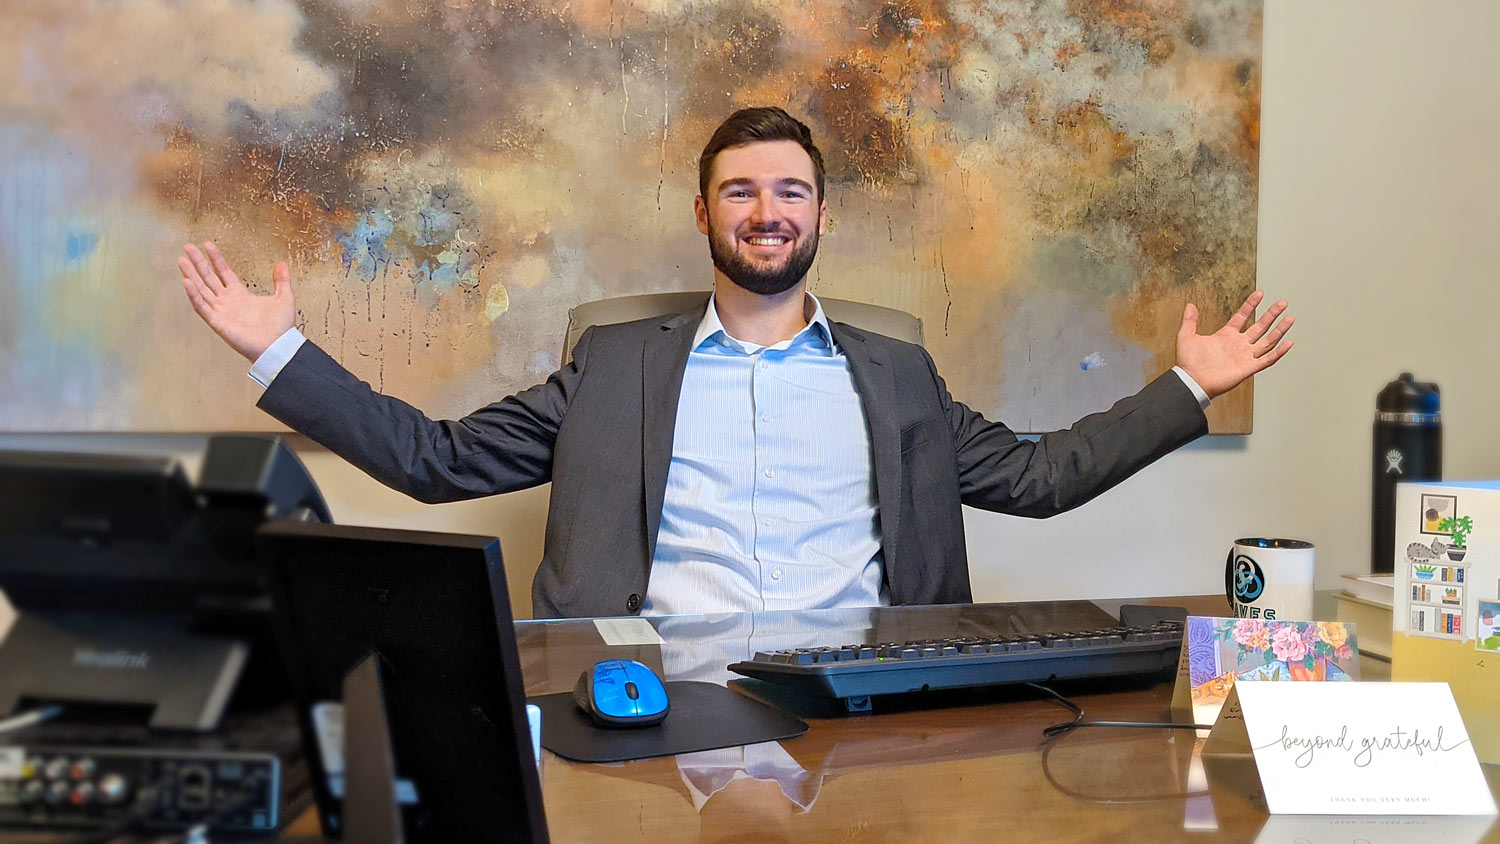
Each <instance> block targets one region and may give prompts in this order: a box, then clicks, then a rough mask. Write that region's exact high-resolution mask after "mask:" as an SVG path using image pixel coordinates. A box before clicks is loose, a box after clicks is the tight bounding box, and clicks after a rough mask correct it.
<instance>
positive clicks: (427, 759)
mask: <svg viewBox="0 0 1500 844" xmlns="http://www.w3.org/2000/svg"><path fill="white" fill-rule="evenodd" d="M260 538H261V546H262V548H263V551H264V553H265V555H266V559H267V561H268V564H269V571H270V576H271V588H272V598H273V602H274V604H275V613H276V623H277V635H278V638H279V640H280V642H281V646H282V650H283V656H284V659H285V661H286V663H287V666H288V669H289V671H290V674H291V682H292V689H293V695H294V697H295V699H296V701H297V704H298V710H299V718H300V720H301V722H302V727H303V733H304V739H305V745H306V752H307V755H308V757H309V758H310V759H311V760H312V761H313V768H314V789H315V791H316V794H317V797H318V808H319V814H320V818H321V820H322V822H323V830H324V834H325V835H342V834H343V832H344V830H345V829H348V828H351V824H357V823H358V822H359V821H358V820H356V819H351V818H350V817H349V815H352V814H354V813H358V812H360V811H374V810H373V809H370V808H369V807H364V808H361V807H356V806H354V805H350V806H347V807H346V806H345V805H343V798H344V796H345V793H346V790H345V785H346V783H348V780H347V779H346V778H345V777H344V768H343V764H342V762H343V758H342V756H341V755H340V754H339V749H340V745H341V744H342V742H340V740H339V738H338V736H339V733H340V725H341V724H342V723H343V719H342V716H341V715H340V714H337V713H338V712H339V710H338V709H336V708H335V707H337V706H339V705H340V704H341V702H342V701H343V695H344V688H345V681H346V678H347V677H348V676H349V675H350V673H351V672H352V671H354V670H355V669H356V668H358V667H360V666H362V665H368V664H369V663H368V662H367V660H369V659H370V658H371V657H372V655H376V656H375V659H377V660H378V661H379V663H380V664H381V666H382V669H383V670H382V676H381V679H382V682H383V687H382V694H381V701H380V703H381V704H382V705H383V708H384V711H385V714H386V718H387V722H388V723H387V726H386V729H387V732H386V733H385V735H384V736H382V735H379V734H376V735H369V734H359V735H356V734H350V735H348V736H346V737H345V740H344V741H345V742H347V744H348V746H349V747H350V748H351V749H356V750H357V751H365V750H368V749H369V748H370V747H372V746H374V745H375V744H376V743H378V742H380V741H383V740H386V737H388V740H389V748H390V750H391V755H392V756H393V757H394V769H395V778H396V780H397V783H396V793H397V794H398V795H403V796H404V798H405V799H404V800H403V801H402V802H403V804H404V805H402V807H401V809H400V816H401V822H402V826H403V827H404V829H405V834H406V840H407V841H410V842H413V844H417V842H452V841H465V842H497V844H498V843H499V842H504V844H519V842H527V844H532V842H545V841H547V828H546V822H545V820H544V817H543V813H542V796H541V784H540V780H539V778H538V776H537V769H536V761H535V758H534V756H533V750H532V741H531V737H530V729H529V726H528V723H527V718H526V700H525V695H524V686H523V684H522V680H521V666H520V659H519V656H518V655H517V650H516V642H515V630H514V626H513V624H512V621H511V616H510V601H509V598H508V596H507V592H506V586H505V572H504V570H503V568H502V567H501V562H500V543H499V542H498V541H497V540H494V539H491V538H487V537H475V536H459V535H453V534H442V533H421V532H415V531H402V530H383V529H376V528H362V527H349V526H334V525H320V524H297V523H274V524H268V525H266V526H265V527H263V528H262V529H261V531H260ZM351 712H352V710H351ZM352 725H353V721H352V720H351V721H350V726H351V727H352ZM351 790H352V786H351ZM391 793H392V792H391V791H390V790H389V787H388V788H387V790H386V791H385V792H384V794H385V795H386V796H389V795H390V794H391ZM352 802H353V801H352V800H351V803H352ZM346 809H347V812H346Z"/></svg>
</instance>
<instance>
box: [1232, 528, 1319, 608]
mask: <svg viewBox="0 0 1500 844" xmlns="http://www.w3.org/2000/svg"><path fill="white" fill-rule="evenodd" d="M1224 593H1225V596H1226V597H1228V598H1229V605H1230V607H1231V609H1232V610H1233V612H1234V616H1235V618H1263V619H1267V620H1271V621H1312V620H1313V544H1312V543H1311V542H1304V541H1302V540H1300V539H1260V538H1252V539H1236V540H1235V542H1234V547H1233V548H1231V549H1230V550H1229V559H1228V560H1226V561H1225V564H1224Z"/></svg>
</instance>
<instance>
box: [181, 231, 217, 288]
mask: <svg viewBox="0 0 1500 844" xmlns="http://www.w3.org/2000/svg"><path fill="white" fill-rule="evenodd" d="M182 251H184V252H186V253H187V256H188V260H189V261H192V262H193V267H194V268H196V269H197V270H198V275H199V276H200V277H201V278H202V279H203V282H204V283H205V284H207V285H208V286H209V287H212V288H214V292H218V289H219V288H222V287H224V286H225V285H224V282H223V281H220V280H219V276H218V275H216V274H215V273H214V268H213V266H212V265H210V264H209V262H208V256H207V255H204V254H203V253H202V252H200V251H199V250H198V247H196V246H194V245H193V244H191V243H189V244H188V245H186V246H184V247H182Z"/></svg>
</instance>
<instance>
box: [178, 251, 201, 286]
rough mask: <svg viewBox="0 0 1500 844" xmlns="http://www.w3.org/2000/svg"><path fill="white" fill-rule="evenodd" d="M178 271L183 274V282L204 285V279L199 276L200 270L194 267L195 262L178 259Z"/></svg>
mask: <svg viewBox="0 0 1500 844" xmlns="http://www.w3.org/2000/svg"><path fill="white" fill-rule="evenodd" d="M177 271H178V272H180V273H182V280H183V281H184V282H189V281H190V282H193V283H194V284H197V285H200V286H202V285H203V277H202V276H200V275H198V268H197V267H195V266H193V262H192V261H189V260H188V259H187V258H186V257H179V258H178V259H177Z"/></svg>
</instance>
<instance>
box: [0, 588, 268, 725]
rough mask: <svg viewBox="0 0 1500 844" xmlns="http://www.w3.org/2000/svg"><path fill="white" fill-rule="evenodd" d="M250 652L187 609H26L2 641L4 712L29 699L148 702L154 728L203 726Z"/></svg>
mask: <svg viewBox="0 0 1500 844" xmlns="http://www.w3.org/2000/svg"><path fill="white" fill-rule="evenodd" d="M249 655H250V647H249V645H248V644H247V643H246V642H244V641H242V640H240V639H234V638H227V637H220V636H208V635H204V634H202V633H198V632H195V631H194V630H193V629H192V621H191V619H190V618H189V617H188V616H185V615H183V616H175V615H155V614H152V615H147V614H130V613H107V612H79V611H62V612H49V611H42V612H22V613H20V615H19V616H18V617H17V618H16V620H15V623H14V625H13V626H12V627H11V629H10V633H9V635H7V636H5V638H4V640H3V642H0V715H3V714H5V713H13V712H15V711H16V709H17V707H18V706H20V705H21V703H22V701H23V700H26V699H31V700H37V701H47V702H60V703H63V704H66V703H68V702H69V701H73V702H83V703H91V704H104V705H111V704H112V705H130V706H140V705H145V706H150V707H153V709H152V713H151V719H150V726H151V727H152V728H153V729H163V730H195V731H199V732H206V731H209V730H212V729H214V728H215V727H217V726H218V725H219V718H220V716H222V715H223V714H224V707H225V705H226V704H227V703H228V702H229V696H230V693H231V692H233V691H234V688H235V684H236V682H237V681H238V680H239V677H240V673H241V671H242V670H243V669H244V667H245V661H246V659H247V658H248V657H249Z"/></svg>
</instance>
